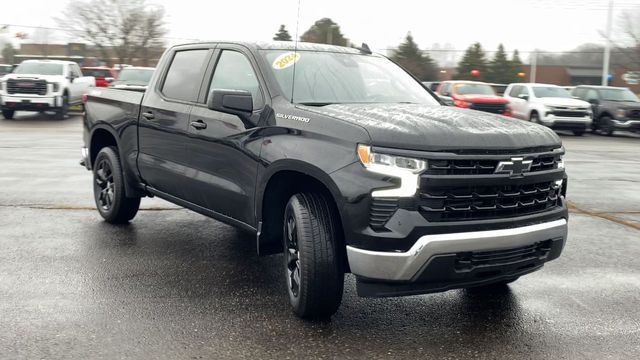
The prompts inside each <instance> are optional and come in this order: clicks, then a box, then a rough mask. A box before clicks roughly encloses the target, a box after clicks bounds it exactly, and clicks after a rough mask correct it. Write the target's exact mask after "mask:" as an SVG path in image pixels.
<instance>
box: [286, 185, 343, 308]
mask: <svg viewBox="0 0 640 360" xmlns="http://www.w3.org/2000/svg"><path fill="white" fill-rule="evenodd" d="M336 224H337V220H336V216H335V214H333V213H332V210H331V208H330V206H329V204H328V202H327V199H326V197H325V196H323V195H321V194H319V193H307V192H305V193H299V194H295V195H293V196H292V197H291V198H290V199H289V202H288V203H287V205H286V208H285V211H284V226H283V235H284V236H283V240H284V265H285V269H284V270H285V276H286V283H287V294H288V295H289V296H288V297H289V303H290V304H291V306H292V307H293V312H294V313H295V314H296V315H297V316H299V317H301V318H305V319H309V318H328V317H330V316H331V315H333V314H334V313H335V312H336V311H337V310H338V307H339V306H340V302H341V301H342V292H343V288H344V269H343V266H342V264H343V261H342V256H341V255H340V254H342V252H341V251H339V248H338V247H337V245H336V243H337V241H336V240H337V239H338V232H337V231H336V230H337V227H336Z"/></svg>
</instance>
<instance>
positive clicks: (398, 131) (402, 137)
mask: <svg viewBox="0 0 640 360" xmlns="http://www.w3.org/2000/svg"><path fill="white" fill-rule="evenodd" d="M300 108H302V109H305V110H308V111H310V112H315V113H318V114H322V115H326V116H331V117H334V118H338V119H341V120H344V121H347V122H351V123H354V124H356V125H359V126H362V127H363V128H364V129H365V130H366V131H367V132H368V133H369V135H370V136H371V139H372V143H373V145H375V146H384V147H391V148H402V149H408V150H426V151H437V150H462V149H473V150H497V149H522V148H534V147H559V146H561V142H560V138H559V137H558V135H556V134H555V132H553V131H552V130H551V129H549V128H547V127H544V126H541V125H537V124H533V123H530V122H526V121H522V120H516V119H513V118H508V117H505V116H500V115H494V114H489V113H484V112H479V111H474V110H469V109H461V108H455V107H450V106H440V105H421V104H340V105H327V106H323V107H309V106H304V107H303V106H300Z"/></svg>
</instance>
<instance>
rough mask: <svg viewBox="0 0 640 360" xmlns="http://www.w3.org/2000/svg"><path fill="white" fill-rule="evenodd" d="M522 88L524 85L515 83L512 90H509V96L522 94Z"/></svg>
mask: <svg viewBox="0 0 640 360" xmlns="http://www.w3.org/2000/svg"><path fill="white" fill-rule="evenodd" d="M520 90H522V85H515V86H514V87H512V88H511V90H509V96H511V97H514V98H515V97H518V95H520Z"/></svg>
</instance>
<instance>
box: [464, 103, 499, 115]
mask: <svg viewBox="0 0 640 360" xmlns="http://www.w3.org/2000/svg"><path fill="white" fill-rule="evenodd" d="M469 108H470V109H473V110H478V111H484V112H490V113H494V114H503V113H504V111H505V110H506V108H507V105H506V104H481V103H472V104H471V106H469Z"/></svg>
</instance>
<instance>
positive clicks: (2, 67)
mask: <svg viewBox="0 0 640 360" xmlns="http://www.w3.org/2000/svg"><path fill="white" fill-rule="evenodd" d="M12 71H13V65H10V64H0V77H3V76H5V75H7V74H10V73H11V72H12Z"/></svg>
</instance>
